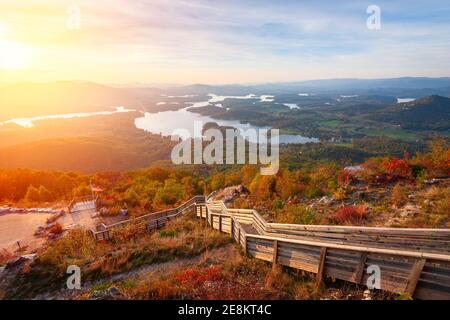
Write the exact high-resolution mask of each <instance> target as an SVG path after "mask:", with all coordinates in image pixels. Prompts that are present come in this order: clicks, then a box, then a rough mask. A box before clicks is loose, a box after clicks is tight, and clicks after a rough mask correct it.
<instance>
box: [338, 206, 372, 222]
mask: <svg viewBox="0 0 450 320" xmlns="http://www.w3.org/2000/svg"><path fill="white" fill-rule="evenodd" d="M365 214H366V206H364V205H353V206H346V207H342V208H340V209H338V210H337V211H336V213H335V215H334V216H333V220H334V221H335V222H337V223H339V224H345V223H351V224H360V223H361V222H362V221H363V219H364V217H365Z"/></svg>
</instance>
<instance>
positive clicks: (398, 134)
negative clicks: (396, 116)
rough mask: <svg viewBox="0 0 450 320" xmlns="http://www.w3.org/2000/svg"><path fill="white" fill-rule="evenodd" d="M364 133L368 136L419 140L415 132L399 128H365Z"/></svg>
mask: <svg viewBox="0 0 450 320" xmlns="http://www.w3.org/2000/svg"><path fill="white" fill-rule="evenodd" d="M364 133H365V134H366V135H368V136H386V137H389V138H393V139H399V140H404V141H415V140H417V136H416V135H415V134H414V133H412V132H408V131H404V130H399V129H367V130H364Z"/></svg>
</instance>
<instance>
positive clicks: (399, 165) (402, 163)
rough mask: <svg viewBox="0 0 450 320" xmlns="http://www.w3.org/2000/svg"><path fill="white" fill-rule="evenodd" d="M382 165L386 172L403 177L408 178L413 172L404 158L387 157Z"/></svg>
mask: <svg viewBox="0 0 450 320" xmlns="http://www.w3.org/2000/svg"><path fill="white" fill-rule="evenodd" d="M381 167H382V168H383V169H384V170H385V172H386V173H388V174H391V175H394V176H398V177H401V178H408V177H410V174H411V168H410V166H409V164H408V162H407V161H406V160H403V159H386V160H384V161H383V162H382V163H381Z"/></svg>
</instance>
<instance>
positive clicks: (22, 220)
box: [0, 213, 52, 248]
mask: <svg viewBox="0 0 450 320" xmlns="http://www.w3.org/2000/svg"><path fill="white" fill-rule="evenodd" d="M51 216H52V214H47V213H29V214H15V213H11V214H4V215H0V248H6V247H9V246H12V245H15V243H16V242H17V241H27V240H30V239H31V238H33V235H34V232H35V231H36V230H37V228H38V227H40V226H43V225H45V224H46V222H47V218H49V217H51Z"/></svg>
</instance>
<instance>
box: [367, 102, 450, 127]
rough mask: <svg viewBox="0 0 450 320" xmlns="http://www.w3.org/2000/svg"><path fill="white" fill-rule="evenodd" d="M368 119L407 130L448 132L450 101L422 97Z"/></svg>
mask: <svg viewBox="0 0 450 320" xmlns="http://www.w3.org/2000/svg"><path fill="white" fill-rule="evenodd" d="M369 117H370V118H371V119H372V120H376V121H382V122H388V123H391V124H396V125H399V126H401V127H402V128H403V129H408V130H438V131H445V130H450V99H449V98H446V97H441V96H428V97H423V98H420V99H417V100H415V101H412V102H406V103H398V104H395V105H391V106H389V107H387V108H384V109H381V110H379V111H378V112H375V113H374V114H372V115H370V116H369Z"/></svg>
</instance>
